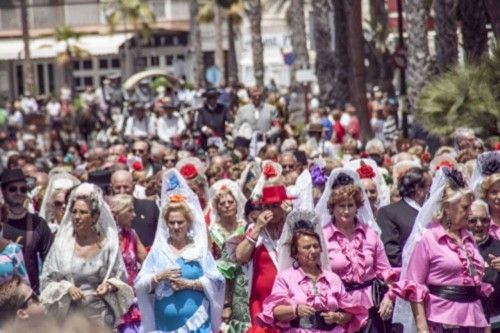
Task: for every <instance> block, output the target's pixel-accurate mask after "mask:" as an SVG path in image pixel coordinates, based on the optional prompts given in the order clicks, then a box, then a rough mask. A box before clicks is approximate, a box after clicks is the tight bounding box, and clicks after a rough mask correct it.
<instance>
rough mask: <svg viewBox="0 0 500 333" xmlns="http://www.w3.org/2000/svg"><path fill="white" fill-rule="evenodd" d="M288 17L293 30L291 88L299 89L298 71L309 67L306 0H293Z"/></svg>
mask: <svg viewBox="0 0 500 333" xmlns="http://www.w3.org/2000/svg"><path fill="white" fill-rule="evenodd" d="M288 19H289V20H290V24H291V30H292V38H291V41H292V48H293V57H294V60H293V65H292V73H291V82H290V88H291V89H292V90H295V91H299V89H300V87H299V86H298V85H297V78H296V73H297V70H299V69H307V68H309V53H308V51H307V37H306V22H305V18H304V0H291V2H290V7H289V9H288Z"/></svg>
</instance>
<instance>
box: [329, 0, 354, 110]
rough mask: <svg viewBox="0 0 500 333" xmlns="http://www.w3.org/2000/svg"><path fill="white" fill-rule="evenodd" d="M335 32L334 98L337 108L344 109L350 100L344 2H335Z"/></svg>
mask: <svg viewBox="0 0 500 333" xmlns="http://www.w3.org/2000/svg"><path fill="white" fill-rule="evenodd" d="M333 15H334V30H335V52H334V54H335V80H334V88H333V96H334V100H335V103H336V106H337V107H343V106H344V105H345V104H346V103H347V102H348V101H349V98H350V95H351V92H350V85H349V67H350V61H349V48H348V46H347V18H346V10H345V6H344V0H334V1H333Z"/></svg>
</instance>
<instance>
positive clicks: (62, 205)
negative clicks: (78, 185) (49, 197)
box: [54, 201, 66, 208]
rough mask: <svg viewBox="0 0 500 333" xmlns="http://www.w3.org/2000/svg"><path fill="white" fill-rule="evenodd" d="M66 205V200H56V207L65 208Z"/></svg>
mask: <svg viewBox="0 0 500 333" xmlns="http://www.w3.org/2000/svg"><path fill="white" fill-rule="evenodd" d="M65 205H66V203H65V202H64V201H54V207H55V208H63V207H64V206H65Z"/></svg>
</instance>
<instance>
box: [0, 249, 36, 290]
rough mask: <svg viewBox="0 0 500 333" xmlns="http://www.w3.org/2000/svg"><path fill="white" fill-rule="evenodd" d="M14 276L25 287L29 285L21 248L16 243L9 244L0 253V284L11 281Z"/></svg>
mask: <svg viewBox="0 0 500 333" xmlns="http://www.w3.org/2000/svg"><path fill="white" fill-rule="evenodd" d="M15 275H17V276H19V277H20V278H21V279H22V280H23V281H24V282H25V283H26V284H27V285H29V284H30V282H29V279H28V272H27V271H26V266H25V264H24V258H23V252H22V250H21V247H20V246H19V245H18V244H16V243H9V244H7V246H5V247H4V249H3V250H2V251H1V252H0V284H1V283H4V282H6V281H8V280H10V279H12V278H13V277H14V276H15Z"/></svg>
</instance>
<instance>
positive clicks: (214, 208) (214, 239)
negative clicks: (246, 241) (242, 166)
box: [209, 179, 250, 332]
mask: <svg viewBox="0 0 500 333" xmlns="http://www.w3.org/2000/svg"><path fill="white" fill-rule="evenodd" d="M210 193H211V195H210V196H211V197H212V201H211V202H210V205H209V210H210V211H211V218H210V224H209V237H210V241H211V249H212V254H213V256H214V258H215V259H216V260H217V268H218V269H219V271H220V273H221V274H222V275H223V276H224V278H225V279H226V296H225V300H224V311H223V313H222V320H223V321H224V322H226V323H228V325H229V329H230V330H231V331H232V332H244V331H245V329H246V328H247V326H248V323H249V322H250V318H249V316H248V294H247V286H248V278H247V277H246V276H245V274H244V273H243V271H242V268H241V266H240V265H238V264H237V263H236V262H235V261H234V260H232V259H231V258H230V256H229V253H228V250H227V249H226V248H225V244H226V241H227V240H228V239H231V238H233V237H238V236H242V235H244V234H245V226H246V222H245V219H244V216H243V215H244V209H245V203H246V198H245V196H244V195H243V193H242V192H241V190H240V188H239V186H238V184H236V183H235V182H233V181H231V180H228V179H223V180H219V181H218V182H216V183H215V184H213V185H212V187H211V189H210Z"/></svg>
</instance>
